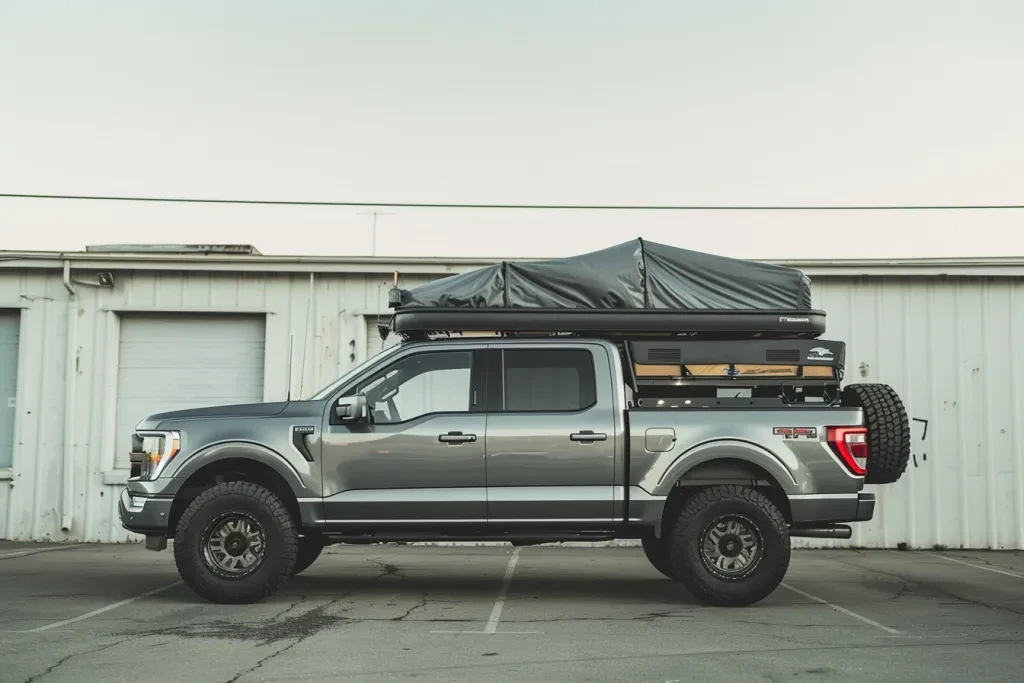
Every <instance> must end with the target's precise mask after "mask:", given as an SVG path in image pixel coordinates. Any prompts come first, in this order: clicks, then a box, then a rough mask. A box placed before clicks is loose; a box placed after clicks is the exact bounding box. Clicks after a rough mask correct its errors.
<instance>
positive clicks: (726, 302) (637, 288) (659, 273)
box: [391, 239, 811, 312]
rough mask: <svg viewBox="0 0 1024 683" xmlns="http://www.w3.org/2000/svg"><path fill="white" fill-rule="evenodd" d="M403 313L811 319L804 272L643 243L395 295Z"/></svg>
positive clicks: (517, 265)
mask: <svg viewBox="0 0 1024 683" xmlns="http://www.w3.org/2000/svg"><path fill="white" fill-rule="evenodd" d="M391 305H392V306H393V307H395V308H399V309H409V308H431V309H439V308H442V309H451V308H460V309H467V308H469V309H473V308H489V309H494V308H505V309H509V308H511V309H537V308H548V309H550V308H555V309H566V308H574V309H671V310H677V311H758V310H773V311H791V312H792V311H809V310H810V308H811V284H810V280H809V279H808V278H807V276H806V275H804V274H803V273H802V272H800V271H799V270H795V269H792V268H784V267H782V266H775V265H769V264H764V263H757V262H754V261H745V260H741V259H733V258H727V257H724V256H715V255H712V254H704V253H701V252H697V251H690V250H687V249H680V248H678V247H671V246H668V245H664V244H658V243H655V242H648V241H645V240H642V239H635V240H631V241H629V242H624V243H622V244H618V245H615V246H613V247H608V248H607V249H601V250H599V251H593V252H590V253H586V254H581V255H577V256H570V257H567V258H560V259H549V260H543V261H504V262H502V263H498V264H495V265H493V266H488V267H485V268H480V269H477V270H474V271H471V272H468V273H462V274H459V275H452V276H449V277H446V278H441V279H439V280H435V281H433V282H429V283H426V284H423V285H420V286H418V287H413V288H411V289H407V290H405V289H398V290H396V291H393V292H392V296H391Z"/></svg>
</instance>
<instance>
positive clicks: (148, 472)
mask: <svg viewBox="0 0 1024 683" xmlns="http://www.w3.org/2000/svg"><path fill="white" fill-rule="evenodd" d="M180 451H181V433H180V432H150V431H145V432H136V433H135V434H134V435H133V437H132V453H131V462H132V476H133V477H136V476H137V477H139V478H140V479H146V480H148V481H153V480H154V479H156V478H157V477H159V476H160V473H161V472H163V471H164V468H165V467H167V463H169V462H170V461H171V460H172V459H173V458H174V456H176V455H177V454H178V453H179V452H180ZM136 467H137V468H138V473H137V474H136Z"/></svg>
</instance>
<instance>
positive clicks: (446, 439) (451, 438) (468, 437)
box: [437, 432, 476, 443]
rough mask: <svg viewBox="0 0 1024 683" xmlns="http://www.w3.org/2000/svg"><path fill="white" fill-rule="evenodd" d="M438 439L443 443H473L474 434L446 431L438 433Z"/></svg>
mask: <svg viewBox="0 0 1024 683" xmlns="http://www.w3.org/2000/svg"><path fill="white" fill-rule="evenodd" d="M437 439H438V441H441V442H443V443H473V442H474V441H476V434H463V433H462V432H448V433H447V434H440V435H438V437H437Z"/></svg>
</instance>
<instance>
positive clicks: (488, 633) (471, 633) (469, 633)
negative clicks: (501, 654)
mask: <svg viewBox="0 0 1024 683" xmlns="http://www.w3.org/2000/svg"><path fill="white" fill-rule="evenodd" d="M431 633H444V634H447V635H450V636H522V635H537V634H543V633H544V631H502V632H501V633H496V632H494V631H431Z"/></svg>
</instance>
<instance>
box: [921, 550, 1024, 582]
mask: <svg viewBox="0 0 1024 683" xmlns="http://www.w3.org/2000/svg"><path fill="white" fill-rule="evenodd" d="M928 554H929V555H931V556H932V557H937V558H939V559H940V560H946V561H947V562H956V563H957V564H963V565H967V566H968V567H974V568H975V569H984V570H985V571H987V572H995V573H996V574H1002V575H1003V576H1012V577H1013V578H1015V579H1024V576H1021V575H1020V574H1014V573H1013V572H1008V571H1006V570H1005V569H996V568H995V567H984V566H982V565H980V564H974V563H973V562H965V561H964V560H958V559H956V558H955V557H946V556H945V555H939V554H937V553H928Z"/></svg>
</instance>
